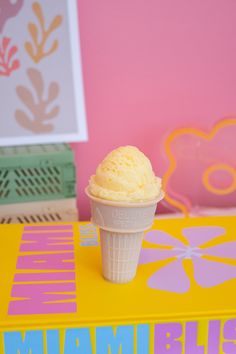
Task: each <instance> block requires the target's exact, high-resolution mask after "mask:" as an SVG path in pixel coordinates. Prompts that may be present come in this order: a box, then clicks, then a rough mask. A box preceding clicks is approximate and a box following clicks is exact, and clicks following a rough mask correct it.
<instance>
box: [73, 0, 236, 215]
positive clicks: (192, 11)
mask: <svg viewBox="0 0 236 354" xmlns="http://www.w3.org/2000/svg"><path fill="white" fill-rule="evenodd" d="M78 6H79V20H80V32H81V50H82V61H83V71H84V86H85V98H86V109H87V120H88V131H89V142H87V143H79V144H74V145H73V147H74V150H75V154H76V162H77V169H78V177H77V178H78V201H79V209H80V217H81V219H87V218H88V217H89V215H90V214H89V205H88V200H87V198H86V196H85V194H84V187H85V186H86V184H87V181H88V178H89V176H90V175H91V174H92V173H94V172H95V169H96V166H97V164H98V163H99V161H100V160H101V159H102V158H103V157H104V156H105V155H106V154H107V153H108V152H109V151H110V150H111V149H113V148H116V147H117V146H119V145H125V144H133V145H137V146H138V147H139V148H140V149H142V150H143V152H144V153H146V154H147V155H148V156H149V157H150V158H151V160H152V163H153V165H154V170H155V171H156V173H157V174H159V175H162V174H163V172H164V171H165V169H166V160H165V157H164V155H163V152H162V149H163V140H164V138H165V137H166V135H167V134H168V133H169V132H170V131H171V130H173V129H175V128H179V127H184V126H187V127H188V126H194V127H196V128H201V129H206V130H207V129H210V127H211V126H212V124H214V123H215V122H216V121H218V120H219V119H220V118H223V117H226V116H232V115H235V113H236V69H235V67H236V1H235V0H204V1H196V0H179V1H171V0H165V1H161V0H149V1H147V0H120V1H115V0H102V1H97V0H78Z"/></svg>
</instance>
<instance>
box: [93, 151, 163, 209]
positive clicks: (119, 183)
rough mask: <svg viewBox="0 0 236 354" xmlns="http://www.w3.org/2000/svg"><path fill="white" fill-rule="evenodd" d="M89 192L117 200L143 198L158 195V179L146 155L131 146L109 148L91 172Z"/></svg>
mask: <svg viewBox="0 0 236 354" xmlns="http://www.w3.org/2000/svg"><path fill="white" fill-rule="evenodd" d="M88 190H89V193H90V194H91V195H93V196H95V197H98V198H101V199H106V200H111V201H120V202H144V201H149V200H154V199H156V198H158V197H160V194H161V193H162V191H161V179H160V178H159V177H156V176H155V174H154V172H153V169H152V165H151V163H150V161H149V159H148V158H147V157H146V156H145V155H144V154H143V153H142V152H141V151H140V150H139V149H138V148H136V147H134V146H122V147H119V148H117V149H115V150H113V151H111V152H110V153H109V154H108V155H107V156H106V157H105V159H104V160H103V161H102V162H101V163H100V165H99V166H98V168H97V170H96V174H95V175H93V176H91V178H90V180H89V186H88Z"/></svg>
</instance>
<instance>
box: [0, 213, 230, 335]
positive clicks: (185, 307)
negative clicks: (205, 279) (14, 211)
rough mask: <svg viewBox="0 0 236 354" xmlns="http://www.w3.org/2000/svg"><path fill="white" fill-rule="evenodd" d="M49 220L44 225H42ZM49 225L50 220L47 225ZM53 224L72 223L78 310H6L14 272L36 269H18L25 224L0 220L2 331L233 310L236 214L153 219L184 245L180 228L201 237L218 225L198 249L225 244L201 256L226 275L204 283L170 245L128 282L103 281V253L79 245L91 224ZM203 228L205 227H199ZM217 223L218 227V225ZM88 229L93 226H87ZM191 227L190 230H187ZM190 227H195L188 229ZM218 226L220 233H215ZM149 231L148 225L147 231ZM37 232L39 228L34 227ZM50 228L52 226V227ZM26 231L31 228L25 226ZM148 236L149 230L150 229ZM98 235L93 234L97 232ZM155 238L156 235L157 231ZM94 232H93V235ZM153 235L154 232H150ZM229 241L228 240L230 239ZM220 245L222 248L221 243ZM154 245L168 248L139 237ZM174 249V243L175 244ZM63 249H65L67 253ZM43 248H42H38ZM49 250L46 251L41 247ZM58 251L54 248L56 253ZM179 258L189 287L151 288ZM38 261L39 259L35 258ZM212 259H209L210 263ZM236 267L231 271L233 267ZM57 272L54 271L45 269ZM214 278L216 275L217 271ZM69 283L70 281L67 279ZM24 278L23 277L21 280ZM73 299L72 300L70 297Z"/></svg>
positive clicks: (206, 315) (156, 226)
mask: <svg viewBox="0 0 236 354" xmlns="http://www.w3.org/2000/svg"><path fill="white" fill-rule="evenodd" d="M46 225H48V224H45V226H46ZM50 225H52V224H50ZM57 225H73V240H72V243H73V248H74V254H75V265H74V266H75V272H76V308H77V309H76V312H75V313H64V314H27V315H22V314H20V315H19V314H18V315H14V314H9V303H10V302H11V301H13V300H18V301H20V300H21V299H15V298H12V297H11V292H12V287H13V284H14V276H15V275H16V274H19V273H23V274H24V273H35V272H40V270H37V271H34V270H26V269H20V270H17V269H16V264H17V260H18V257H19V256H22V255H25V254H28V253H24V252H21V253H20V245H21V244H22V243H23V241H22V234H23V229H24V225H1V226H0V327H1V328H2V329H4V330H7V329H12V328H20V329H21V328H22V329H24V328H27V329H29V328H35V327H39V326H40V328H44V327H45V328H51V327H55V326H57V325H58V326H60V325H63V326H67V327H73V326H74V325H75V324H76V325H77V326H85V325H88V326H90V325H93V324H94V325H99V324H101V325H102V324H116V323H124V324H129V323H137V322H145V321H149V322H152V321H157V320H159V321H169V320H170V319H171V320H175V319H188V318H197V319H199V318H216V317H219V316H222V317H224V316H225V317H226V316H229V317H232V316H234V315H235V314H236V301H235V294H236V254H235V257H234V259H233V256H232V254H231V253H233V250H234V249H236V247H235V244H236V217H211V218H189V219H170V220H155V223H154V226H153V230H161V231H162V232H166V233H168V234H170V235H172V238H173V237H174V238H175V239H178V240H180V241H181V242H183V246H184V245H185V247H186V245H187V241H186V238H185V237H184V236H183V229H186V228H188V229H189V228H191V227H194V230H195V233H196V232H199V238H201V240H204V232H205V231H204V230H207V228H208V231H209V230H210V229H211V230H213V234H214V232H215V231H214V230H215V228H216V227H217V228H218V234H219V235H218V236H217V237H212V238H211V239H209V240H208V241H207V242H205V241H204V242H201V244H204V247H203V246H199V247H200V248H201V249H209V247H211V246H215V245H221V246H222V245H226V248H225V250H224V247H223V248H222V249H220V251H219V252H221V253H222V252H223V253H224V252H225V257H220V256H214V255H207V256H205V255H204V256H202V255H201V256H200V257H198V258H201V260H202V259H204V260H206V261H209V262H213V263H214V264H215V263H216V262H217V263H218V265H219V264H220V265H221V264H222V267H224V266H225V265H227V266H228V268H227V267H226V268H227V269H226V271H227V272H228V273H227V272H226V271H225V268H224V270H223V273H224V272H226V273H227V274H228V275H227V276H228V277H229V279H228V280H226V281H222V282H221V283H220V284H218V285H214V286H210V287H203V286H201V285H199V284H198V282H197V281H196V279H195V278H194V277H195V274H194V266H193V262H192V259H191V257H190V258H187V259H184V260H183V261H182V260H181V258H180V257H179V258H177V255H178V252H179V254H180V253H181V252H182V251H180V250H179V251H178V250H174V251H175V253H176V254H174V255H173V258H171V259H170V258H168V259H167V260H165V259H164V260H158V259H155V260H154V261H153V262H151V263H147V264H140V265H139V267H138V271H137V276H136V278H135V279H134V280H133V281H132V282H131V283H128V284H122V285H120V284H112V283H109V282H108V281H106V280H104V279H103V277H102V275H101V256H100V248H99V246H93V245H92V246H85V245H81V244H82V242H81V234H80V231H81V230H87V235H86V232H85V231H83V242H84V239H85V238H86V237H88V238H89V233H90V231H89V229H90V224H86V223H73V224H69V223H63V224H57ZM202 227H204V228H206V229H202ZM219 228H221V229H219ZM91 229H92V227H91ZM189 230H190V229H189ZM192 230H193V229H192ZM219 230H222V232H219ZM149 231H150V230H149ZM37 232H38V233H40V232H41V231H37ZM50 232H51V233H53V232H55V231H50ZM25 233H26V234H27V233H30V231H25ZM149 235H150V234H149ZM95 236H96V235H95ZM156 236H157V240H158V234H156ZM93 237H94V235H93ZM154 237H155V233H154ZM196 237H197V236H196V235H195V239H196ZM229 242H230V243H229ZM229 245H231V246H232V247H230V248H231V250H232V252H231V253H230V257H229V254H228V250H229ZM221 246H220V247H221ZM146 248H153V249H154V248H156V249H158V255H159V254H160V251H161V250H163V252H165V250H172V251H173V245H172V248H171V247H170V246H169V247H167V246H166V245H160V246H158V245H157V244H154V243H150V242H147V241H146V240H145V241H144V242H143V249H146ZM177 248H178V247H177ZM67 252H68V250H67V251H64V253H67ZM42 253H44V252H42ZM42 253H41V252H40V253H39V252H31V253H30V254H42ZM45 253H47V254H50V252H45ZM58 253H61V251H53V252H52V254H58ZM171 260H172V261H173V262H174V261H178V262H179V261H181V262H183V267H184V269H185V272H186V276H187V278H188V279H190V287H189V289H188V290H187V291H183V292H176V291H168V290H160V289H158V286H156V288H151V287H150V286H149V285H148V281H149V279H150V277H151V276H152V275H153V274H154V273H155V272H156V271H157V270H158V269H162V268H163V267H166V266H167V265H168V264H169V263H170V261H171ZM39 263H40V262H39ZM211 264H212V263H211ZM234 270H235V272H234ZM47 271H48V272H56V271H58V270H47ZM174 272H175V271H174ZM215 276H216V277H217V274H216V275H215ZM172 277H173V279H172V280H173V281H175V282H176V281H177V283H178V279H177V273H176V274H174V275H173V276H172ZM69 282H70V281H69ZM23 283H24V282H23ZM68 301H71V300H68Z"/></svg>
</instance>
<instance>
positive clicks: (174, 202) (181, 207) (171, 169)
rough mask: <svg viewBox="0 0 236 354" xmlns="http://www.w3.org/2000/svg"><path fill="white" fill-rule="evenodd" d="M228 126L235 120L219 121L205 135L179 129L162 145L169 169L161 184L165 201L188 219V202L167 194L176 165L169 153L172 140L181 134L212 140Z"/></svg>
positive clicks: (235, 123)
mask: <svg viewBox="0 0 236 354" xmlns="http://www.w3.org/2000/svg"><path fill="white" fill-rule="evenodd" d="M230 125H236V119H235V118H227V119H223V120H221V121H219V122H218V123H216V125H215V126H214V127H213V129H212V130H211V131H210V132H209V133H206V132H204V131H202V130H198V129H195V128H181V129H177V130H174V131H173V132H172V133H170V135H169V136H168V137H167V139H166V140H165V143H164V149H165V152H166V155H167V158H168V160H169V162H170V164H169V167H168V169H167V171H166V173H165V174H164V176H163V179H162V184H163V189H164V192H165V200H166V201H167V202H168V203H169V204H170V205H172V206H174V207H175V208H177V209H178V210H180V211H181V212H182V213H183V214H184V215H185V216H186V217H189V211H190V210H189V209H188V207H187V206H186V205H188V204H189V203H188V200H187V199H186V198H183V199H185V204H184V203H182V202H180V201H179V200H177V199H174V198H172V197H171V196H170V195H169V194H168V182H169V178H170V177H171V175H172V174H173V172H174V171H175V169H176V165H177V162H176V160H175V157H174V155H173V153H172V151H171V143H172V142H173V140H174V139H175V138H177V137H179V136H180V135H183V134H193V135H196V136H198V137H200V138H202V139H205V140H208V141H210V140H212V139H213V138H214V136H215V135H216V134H217V132H218V131H219V130H220V129H222V128H224V127H226V126H230Z"/></svg>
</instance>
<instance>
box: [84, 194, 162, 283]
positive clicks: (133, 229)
mask: <svg viewBox="0 0 236 354" xmlns="http://www.w3.org/2000/svg"><path fill="white" fill-rule="evenodd" d="M86 194H87V195H88V197H89V199H90V204H91V214H92V219H91V221H92V222H93V223H94V224H95V225H97V226H98V227H99V228H100V242H101V252H102V273H103V276H104V278H106V279H107V280H109V281H111V282H113V283H127V282H129V281H131V280H132V279H133V278H134V277H135V274H136V271H137V266H138V260H139V255H140V250H141V246H142V240H143V235H144V231H145V230H147V229H149V228H150V227H151V226H152V223H153V219H154V215H155V211H156V206H157V203H158V202H159V201H160V200H161V199H162V198H163V193H162V194H161V196H160V197H159V198H158V199H155V200H152V201H149V202H140V203H125V202H115V201H109V200H105V199H100V198H97V197H94V196H92V195H91V194H90V193H89V192H88V190H87V189H86Z"/></svg>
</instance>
